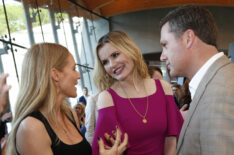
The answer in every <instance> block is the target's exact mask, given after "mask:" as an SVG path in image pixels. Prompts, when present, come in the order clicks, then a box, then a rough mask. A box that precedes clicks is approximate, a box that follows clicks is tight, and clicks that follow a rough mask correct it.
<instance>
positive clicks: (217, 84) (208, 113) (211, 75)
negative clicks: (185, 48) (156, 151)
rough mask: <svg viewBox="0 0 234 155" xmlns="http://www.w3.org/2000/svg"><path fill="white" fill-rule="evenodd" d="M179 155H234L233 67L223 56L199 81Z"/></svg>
mask: <svg viewBox="0 0 234 155" xmlns="http://www.w3.org/2000/svg"><path fill="white" fill-rule="evenodd" d="M177 154H179V155H234V64H232V63H231V61H230V60H229V59H228V58H227V57H226V56H222V57H221V58H219V59H218V60H216V61H215V62H214V63H213V64H212V66H211V67H210V68H209V69H208V71H207V73H206V74H205V76H204V77H203V78H202V80H201V82H200V84H199V86H198V88H197V90H196V92H195V95H194V98H193V100H192V102H191V105H190V109H189V112H188V115H187V117H186V119H185V122H184V124H183V127H182V130H181V133H180V136H179V141H178V145H177Z"/></svg>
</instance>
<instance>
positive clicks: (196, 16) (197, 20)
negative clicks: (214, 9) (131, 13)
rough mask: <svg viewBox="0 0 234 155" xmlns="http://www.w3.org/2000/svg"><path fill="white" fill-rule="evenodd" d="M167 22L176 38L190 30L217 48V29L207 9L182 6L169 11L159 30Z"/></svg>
mask: <svg viewBox="0 0 234 155" xmlns="http://www.w3.org/2000/svg"><path fill="white" fill-rule="evenodd" d="M167 22H169V27H170V31H171V32H174V33H175V35H176V37H177V38H178V37H180V36H181V35H182V34H183V33H184V32H185V31H186V30H188V29H191V30H193V31H194V33H195V35H196V36H198V37H199V39H201V40H202V41H203V42H205V43H206V44H208V45H213V46H215V47H217V35H218V28H217V25H216V23H215V21H214V18H213V16H212V14H211V13H210V11H209V10H208V9H206V8H203V7H201V6H199V5H194V4H189V5H184V6H181V7H178V8H176V9H174V10H172V11H170V12H169V13H168V14H167V15H166V16H165V17H164V18H163V19H162V20H161V22H160V28H162V26H163V25H164V24H166V23H167Z"/></svg>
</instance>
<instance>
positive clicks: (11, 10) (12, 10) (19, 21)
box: [0, 5, 26, 35]
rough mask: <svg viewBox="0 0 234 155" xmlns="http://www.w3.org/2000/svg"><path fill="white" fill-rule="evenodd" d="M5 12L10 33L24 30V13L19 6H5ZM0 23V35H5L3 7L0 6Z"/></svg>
mask: <svg viewBox="0 0 234 155" xmlns="http://www.w3.org/2000/svg"><path fill="white" fill-rule="evenodd" d="M6 11H7V17H8V22H9V27H10V30H11V32H16V31H20V30H23V29H26V26H25V19H24V12H23V9H22V6H21V5H6ZM0 23H1V26H0V35H2V34H7V33H8V32H7V24H6V17H5V13H4V9H3V5H0Z"/></svg>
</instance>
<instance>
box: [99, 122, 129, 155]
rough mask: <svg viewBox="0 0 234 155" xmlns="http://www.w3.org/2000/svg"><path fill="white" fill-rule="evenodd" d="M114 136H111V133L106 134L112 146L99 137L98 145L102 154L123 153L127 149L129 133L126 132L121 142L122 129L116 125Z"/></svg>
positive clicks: (115, 154) (116, 154)
mask: <svg viewBox="0 0 234 155" xmlns="http://www.w3.org/2000/svg"><path fill="white" fill-rule="evenodd" d="M113 135H114V137H112V136H110V135H109V134H107V133H106V134H105V135H104V136H105V138H106V140H107V141H109V142H110V143H111V144H112V147H110V146H107V145H105V144H104V142H103V140H102V139H101V138H100V137H99V138H98V145H99V153H100V155H122V154H123V153H124V151H125V150H126V149H127V144H128V135H127V133H125V134H124V140H123V142H121V135H122V133H121V131H120V129H119V128H118V126H116V131H113Z"/></svg>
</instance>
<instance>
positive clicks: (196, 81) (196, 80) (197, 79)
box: [189, 52, 224, 99]
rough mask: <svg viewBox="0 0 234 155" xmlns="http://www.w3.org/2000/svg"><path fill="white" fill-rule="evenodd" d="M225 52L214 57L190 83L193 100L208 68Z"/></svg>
mask: <svg viewBox="0 0 234 155" xmlns="http://www.w3.org/2000/svg"><path fill="white" fill-rule="evenodd" d="M223 55H224V54H223V52H220V53H217V54H215V55H214V56H212V57H211V58H210V59H209V60H208V61H207V62H206V63H205V64H204V65H203V66H202V67H201V68H200V69H199V70H198V72H197V73H196V74H195V75H194V76H193V78H192V80H191V81H190V82H189V91H190V93H191V99H193V97H194V95H195V92H196V90H197V87H198V85H199V83H200V82H201V79H202V78H203V76H204V75H205V73H206V72H207V70H208V68H209V67H210V66H211V65H212V64H213V63H214V62H215V61H216V60H217V59H218V58H220V57H221V56H223Z"/></svg>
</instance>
